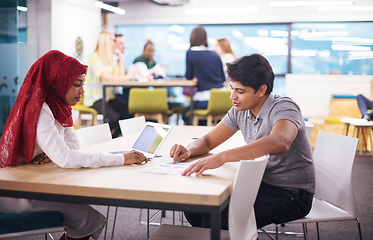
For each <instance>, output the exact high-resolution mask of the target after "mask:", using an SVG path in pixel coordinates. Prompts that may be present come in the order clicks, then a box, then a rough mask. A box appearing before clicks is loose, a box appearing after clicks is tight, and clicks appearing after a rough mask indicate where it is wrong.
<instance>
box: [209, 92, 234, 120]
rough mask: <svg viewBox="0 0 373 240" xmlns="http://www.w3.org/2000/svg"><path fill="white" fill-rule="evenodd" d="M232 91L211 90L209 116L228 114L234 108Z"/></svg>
mask: <svg viewBox="0 0 373 240" xmlns="http://www.w3.org/2000/svg"><path fill="white" fill-rule="evenodd" d="M230 95H231V91H230V90H221V89H211V90H210V100H209V102H208V105H207V110H208V111H209V114H212V115H220V114H226V113H227V112H228V110H229V109H231V108H232V106H233V104H232V100H231V99H230Z"/></svg>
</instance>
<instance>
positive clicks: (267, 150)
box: [183, 119, 298, 176]
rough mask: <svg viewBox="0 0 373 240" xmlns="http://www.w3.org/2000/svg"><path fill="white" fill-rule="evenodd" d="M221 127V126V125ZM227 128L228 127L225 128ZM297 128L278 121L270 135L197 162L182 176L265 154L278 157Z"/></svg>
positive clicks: (290, 123) (288, 143) (287, 121)
mask: <svg viewBox="0 0 373 240" xmlns="http://www.w3.org/2000/svg"><path fill="white" fill-rule="evenodd" d="M222 125H223V124H222ZM227 128H228V127H227ZM297 133H298V128H297V126H296V125H295V124H294V123H293V122H291V121H289V120H284V119H283V120H279V121H277V122H276V123H275V125H274V126H273V129H272V131H271V133H270V135H268V136H265V137H262V138H260V139H258V140H256V141H254V142H252V143H249V144H247V145H245V146H241V147H237V148H232V149H229V150H226V151H223V152H221V153H218V154H214V155H211V156H208V157H205V158H202V159H200V160H198V161H197V162H195V163H193V164H191V165H190V166H189V167H188V168H187V169H185V171H184V173H183V175H187V176H190V175H191V174H193V173H196V175H197V176H199V175H201V174H202V173H203V172H204V171H205V170H207V169H214V168H218V167H220V166H222V165H223V164H224V163H226V162H235V161H240V160H249V159H255V158H257V157H261V156H263V155H266V154H271V155H280V154H284V153H286V152H287V151H288V150H289V148H290V145H291V143H292V142H293V141H294V139H295V137H296V136H297Z"/></svg>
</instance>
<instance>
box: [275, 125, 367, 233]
mask: <svg viewBox="0 0 373 240" xmlns="http://www.w3.org/2000/svg"><path fill="white" fill-rule="evenodd" d="M358 142H359V140H358V139H356V138H352V137H347V136H343V135H337V134H333V133H327V132H323V131H319V133H318V136H317V140H316V145H315V149H314V153H313V159H314V164H315V170H316V171H315V173H316V189H315V196H314V199H313V202H312V208H311V211H310V213H309V214H308V215H307V216H306V217H304V218H302V219H298V220H295V221H291V222H287V223H286V224H288V223H302V224H303V234H304V239H306V233H305V224H307V223H313V222H314V223H316V229H317V239H320V234H319V222H331V221H345V220H355V221H356V222H357V226H358V230H359V237H360V239H362V235H361V228H360V221H359V218H358V217H357V211H356V203H355V195H354V189H353V185H352V165H353V162H354V159H355V153H356V149H357V145H358ZM277 238H278V226H277V225H276V239H277Z"/></svg>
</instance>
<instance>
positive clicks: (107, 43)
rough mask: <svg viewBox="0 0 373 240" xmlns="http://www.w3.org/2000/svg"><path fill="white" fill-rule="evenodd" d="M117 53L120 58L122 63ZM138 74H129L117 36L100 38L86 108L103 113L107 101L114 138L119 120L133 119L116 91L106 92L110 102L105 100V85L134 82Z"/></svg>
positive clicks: (90, 69) (91, 62)
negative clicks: (133, 79)
mask: <svg viewBox="0 0 373 240" xmlns="http://www.w3.org/2000/svg"><path fill="white" fill-rule="evenodd" d="M113 53H114V54H115V55H116V56H117V58H118V62H117V61H116V60H115V58H114V57H113ZM135 74H136V72H135V71H130V72H128V74H125V70H124V62H123V57H122V53H121V51H120V50H119V49H117V48H115V42H114V34H111V33H109V32H106V31H102V32H101V33H100V34H99V35H98V39H97V45H96V49H95V51H94V53H93V54H92V55H91V56H90V58H89V60H88V73H87V82H86V92H85V94H84V105H87V106H91V107H92V108H94V109H96V110H97V111H98V112H99V113H102V112H103V111H102V110H103V109H102V101H105V122H109V125H110V128H111V131H112V136H113V138H115V137H118V136H119V134H120V128H119V123H118V120H120V119H126V118H130V117H132V115H131V114H129V113H128V103H127V102H126V101H123V99H122V98H118V97H117V96H116V94H117V92H116V88H113V87H108V88H106V93H105V94H106V99H104V100H103V99H102V98H103V94H102V82H101V81H102V80H108V81H130V80H131V78H132V77H133V76H134V75H135Z"/></svg>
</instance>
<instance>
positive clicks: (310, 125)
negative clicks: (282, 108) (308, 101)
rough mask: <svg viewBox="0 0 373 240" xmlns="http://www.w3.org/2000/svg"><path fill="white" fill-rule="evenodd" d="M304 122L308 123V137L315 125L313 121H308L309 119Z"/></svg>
mask: <svg viewBox="0 0 373 240" xmlns="http://www.w3.org/2000/svg"><path fill="white" fill-rule="evenodd" d="M304 123H305V125H306V133H307V137H310V136H311V132H312V129H313V127H314V125H313V124H312V123H310V122H308V121H304Z"/></svg>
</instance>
